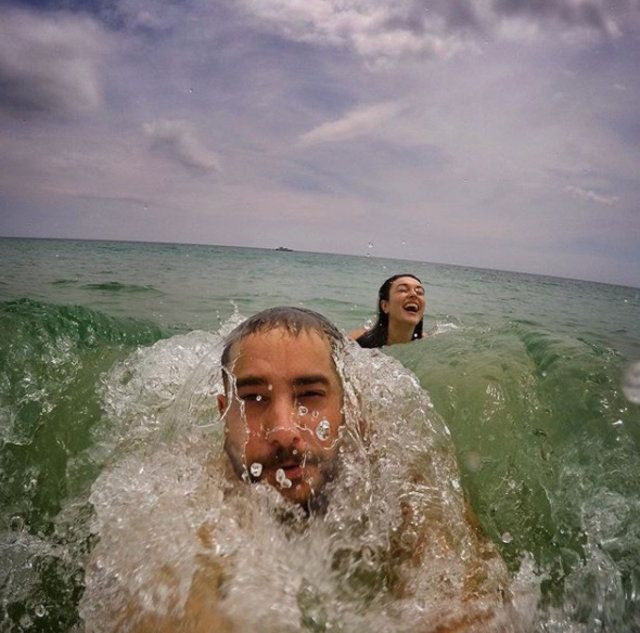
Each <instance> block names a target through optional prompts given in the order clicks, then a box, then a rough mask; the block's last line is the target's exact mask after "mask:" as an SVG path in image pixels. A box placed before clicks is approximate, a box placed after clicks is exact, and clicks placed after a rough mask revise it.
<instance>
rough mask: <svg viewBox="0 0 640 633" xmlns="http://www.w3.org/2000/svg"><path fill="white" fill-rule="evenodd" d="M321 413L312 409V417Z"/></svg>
mask: <svg viewBox="0 0 640 633" xmlns="http://www.w3.org/2000/svg"><path fill="white" fill-rule="evenodd" d="M319 415H320V411H312V412H311V417H312V418H317V417H318V416H319Z"/></svg>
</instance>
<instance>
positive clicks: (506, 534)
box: [500, 532, 513, 545]
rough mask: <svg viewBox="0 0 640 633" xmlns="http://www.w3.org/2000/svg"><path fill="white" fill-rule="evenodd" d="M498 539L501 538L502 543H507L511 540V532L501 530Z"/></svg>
mask: <svg viewBox="0 0 640 633" xmlns="http://www.w3.org/2000/svg"><path fill="white" fill-rule="evenodd" d="M500 539H501V540H502V542H503V543H506V544H507V545H508V544H509V543H512V542H513V536H512V535H511V532H503V534H502V536H501V537H500Z"/></svg>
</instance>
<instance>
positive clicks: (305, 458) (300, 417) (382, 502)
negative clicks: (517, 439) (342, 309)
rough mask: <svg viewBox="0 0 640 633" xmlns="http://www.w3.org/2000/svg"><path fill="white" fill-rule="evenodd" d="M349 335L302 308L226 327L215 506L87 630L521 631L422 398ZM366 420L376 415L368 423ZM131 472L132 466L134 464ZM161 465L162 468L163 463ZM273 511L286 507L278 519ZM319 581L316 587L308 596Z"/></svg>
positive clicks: (497, 564) (497, 563) (501, 570)
mask: <svg viewBox="0 0 640 633" xmlns="http://www.w3.org/2000/svg"><path fill="white" fill-rule="evenodd" d="M345 340H346V339H345V338H344V337H343V336H342V335H341V334H340V333H339V331H338V330H337V329H336V328H335V327H334V326H333V325H332V324H331V323H330V322H329V321H327V320H326V319H325V318H324V317H322V316H321V315H319V314H317V313H314V312H312V311H309V310H305V309H301V308H274V309H270V310H265V311H264V312H261V313H259V314H257V315H255V316H253V317H251V318H250V319H248V320H247V321H245V322H244V323H242V324H241V325H240V326H239V327H237V328H236V329H235V330H234V331H233V332H232V333H231V335H230V336H229V337H228V339H227V341H226V345H225V348H224V351H223V354H222V358H221V366H222V371H223V384H224V388H223V389H224V393H221V394H220V395H219V396H218V399H217V404H218V409H219V412H220V414H221V418H222V420H223V422H224V443H223V445H224V460H223V461H226V465H227V466H228V468H227V469H226V470H227V474H226V475H222V476H221V477H222V478H218V479H215V476H214V475H213V474H212V475H211V477H212V479H211V481H213V482H214V484H213V486H212V485H211V483H210V482H209V483H207V482H208V481H209V480H208V479H207V477H205V478H204V479H205V481H204V484H203V486H202V489H203V490H204V493H205V495H209V496H207V497H205V502H204V503H205V504H207V505H209V506H210V507H214V506H215V508H214V509H213V510H212V513H211V516H209V518H205V520H204V521H203V522H202V523H200V525H199V527H197V529H196V534H197V537H194V538H193V539H192V542H194V541H195V540H197V541H198V543H199V544H198V546H197V547H196V548H194V547H193V546H192V545H188V546H187V547H184V546H181V547H177V550H176V551H177V554H176V556H175V557H174V558H173V559H172V560H173V561H174V563H167V564H165V565H160V566H157V567H156V569H157V572H155V576H153V577H152V579H151V581H149V580H148V578H149V576H146V578H147V580H144V581H141V580H140V578H141V572H140V567H139V565H137V564H135V565H133V566H132V569H131V571H130V572H127V573H128V575H129V577H130V578H131V579H132V580H131V581H130V583H129V587H131V586H133V587H138V588H139V589H140V590H141V594H140V595H141V596H142V597H139V596H137V595H136V593H135V591H133V592H132V590H131V589H129V590H128V591H127V592H126V597H125V598H121V597H117V598H116V600H117V603H118V607H117V615H116V616H115V617H113V618H112V621H111V622H109V623H107V624H106V625H105V623H104V618H103V619H102V621H99V619H98V618H96V619H94V621H93V622H90V623H89V624H88V626H87V630H88V631H94V630H95V631H98V630H106V631H118V632H124V631H127V632H129V631H133V632H137V633H143V632H144V633H147V632H148V633H151V632H154V633H160V632H167V633H168V632H169V631H172V632H178V631H181V632H183V633H205V632H208V631H215V632H216V633H223V632H226V631H240V633H243V632H244V631H245V630H247V631H248V630H256V627H258V628H259V629H260V630H261V631H265V632H271V631H281V630H295V631H298V630H300V631H304V630H329V629H332V630H333V629H340V630H345V631H348V632H350V631H352V630H358V631H359V630H370V628H371V626H373V627H382V628H379V629H378V630H385V631H390V630H398V631H400V630H416V631H423V632H424V633H428V632H431V633H454V632H456V633H458V632H459V633H462V632H463V631H464V632H467V633H470V632H473V631H478V632H479V631H483V632H485V631H502V632H505V633H506V632H511V631H515V630H517V629H516V628H515V626H514V625H513V623H512V619H511V607H510V598H509V589H508V576H507V574H506V569H505V567H504V564H503V563H502V561H501V559H500V558H499V556H498V555H497V552H496V551H495V549H494V548H493V546H492V544H491V543H489V542H488V541H487V540H486V539H484V538H483V537H482V536H481V535H480V534H479V533H478V531H477V529H476V527H475V526H473V525H472V521H470V519H469V514H468V513H465V507H464V501H463V499H462V495H461V494H460V491H459V485H458V484H457V473H456V472H455V462H454V460H453V457H452V452H451V450H450V448H446V446H445V445H442V444H441V443H440V442H439V440H438V438H437V437H436V436H438V435H441V436H444V435H446V433H441V432H440V430H437V429H435V427H434V429H431V430H429V429H427V431H428V432H429V433H430V435H429V436H428V437H427V438H426V440H425V442H426V443H425V442H423V441H422V440H421V439H420V438H421V436H420V433H421V431H416V430H415V429H414V428H413V427H414V426H415V427H416V428H417V426H418V425H417V424H415V420H414V419H413V418H412V417H411V416H415V415H416V412H417V411H418V412H419V411H424V410H425V409H427V408H428V398H427V397H426V395H425V394H424V392H423V391H422V390H421V389H419V386H418V385H417V383H416V382H415V380H414V379H412V378H410V377H409V376H408V374H406V372H405V373H401V370H400V369H399V368H398V367H397V366H393V367H392V369H393V372H395V373H393V372H392V373H393V375H395V376H398V379H397V380H396V382H395V383H394V388H395V392H396V393H390V394H387V393H385V392H383V391H382V390H381V388H380V387H381V385H382V386H385V385H387V386H388V384H389V382H388V379H387V378H384V379H383V380H382V382H381V383H378V382H377V380H376V379H375V378H376V375H375V372H376V371H379V373H380V374H381V375H384V374H385V372H386V369H388V368H387V367H386V365H388V364H389V363H394V362H395V361H393V360H392V359H388V358H387V357H386V356H384V355H378V356H375V355H374V356H369V355H368V354H369V352H366V351H363V350H360V349H359V348H357V347H356V346H347V345H346V344H345ZM350 353H352V354H355V355H356V357H355V360H353V359H352V361H353V362H352V364H353V368H352V371H351V374H350V375H349V381H350V382H349V383H348V384H347V382H346V380H347V379H346V378H342V377H341V375H339V373H338V370H337V366H336V360H335V359H339V362H340V364H341V366H343V365H344V363H345V361H346V357H347V356H348V355H349V354H350ZM358 354H359V355H362V356H357V355H358ZM350 362H351V361H350ZM376 363H377V364H378V367H377V369H376V367H375V365H376ZM358 368H359V369H358ZM358 371H362V372H363V373H362V375H361V376H360V377H358V376H357V375H356V374H357V373H358ZM407 378H409V379H408V380H406V379H407ZM385 381H386V382H385ZM369 385H370V386H371V389H372V391H371V392H370V393H369V391H368V389H369ZM405 392H406V395H405ZM412 394H413V395H412ZM416 394H417V396H416ZM395 396H398V398H399V399H395V400H394V397H395ZM416 397H417V399H415V398H416ZM425 398H426V399H425ZM405 400H406V401H407V407H408V409H407V411H408V413H407V416H408V417H403V416H404V415H405V414H404V411H402V410H401V408H402V402H403V401H405ZM358 402H359V404H358ZM367 403H368V404H367ZM385 403H386V404H385ZM385 406H390V407H391V410H387V413H385V409H384V407H385ZM358 407H360V408H359V410H357V411H356V412H355V414H354V411H352V409H354V408H356V409H357V408H358ZM416 407H417V408H416ZM381 413H382V414H383V420H384V424H382V423H381V417H380V414H381ZM390 413H394V414H395V418H396V419H394V418H393V417H392V416H391V415H389V414H390ZM363 416H365V417H366V416H371V419H368V420H367V426H365V424H363V422H362V419H363ZM374 421H375V422H376V423H377V425H378V426H377V428H373V422H374ZM434 438H435V439H434ZM445 444H446V442H445ZM443 446H445V448H443ZM188 450H189V455H190V457H191V458H192V459H195V453H191V450H192V449H191V448H189V449H188ZM131 468H132V469H135V471H129V472H140V473H142V472H143V467H140V466H139V463H137V462H135V461H133V462H132V466H131ZM207 468H208V467H207V466H205V470H206V469H207ZM159 470H160V472H162V473H163V476H164V473H165V472H166V470H167V468H166V467H164V468H161V469H159ZM214 470H215V469H214ZM222 470H224V466H223V467H222ZM145 472H146V471H145ZM213 472H214V471H213V470H212V471H211V473H213ZM126 478H127V472H125V473H124V475H122V474H120V475H118V477H117V480H118V481H121V480H122V479H126ZM178 479H181V475H179V476H178ZM167 481H168V480H167ZM216 482H217V483H216ZM224 482H226V483H224ZM256 484H257V485H256ZM264 484H266V486H265V485H264ZM217 486H221V487H222V497H220V498H217V500H216V499H215V498H214V497H212V496H211V495H212V494H213V495H216V494H217V493H216V487H217ZM197 487H198V486H194V485H191V484H190V485H189V486H188V489H189V491H190V492H189V495H192V496H194V497H195V496H198V494H199V493H198V492H197V490H196V488H197ZM211 489H213V492H209V490H211ZM178 490H179V491H180V490H182V488H178ZM273 490H275V491H277V493H276V494H275V496H274V495H273V494H271V492H272V491H273ZM254 493H255V494H254ZM262 493H267V494H266V496H265V495H263V494H262ZM182 496H183V495H181V494H178V495H174V496H173V497H169V498H170V502H169V506H170V509H171V508H173V511H174V512H178V513H179V512H180V509H179V508H178V507H174V506H172V505H171V504H173V503H174V502H175V500H177V501H178V502H179V503H183V502H182V499H181V497H182ZM158 499H159V501H158V503H160V501H161V496H159V497H158ZM274 499H275V500H276V501H277V502H274ZM263 501H264V502H265V503H262V502H263ZM216 504H217V505H216ZM190 505H193V503H192V502H189V501H187V504H186V505H185V508H186V510H189V507H190ZM154 506H155V503H154ZM270 508H275V509H277V510H278V511H279V512H280V511H281V510H283V509H284V510H286V509H287V508H290V509H291V513H290V514H289V516H287V513H286V512H285V513H284V514H283V513H281V512H280V514H277V513H276V516H274V515H273V513H272V512H271V510H270ZM298 508H302V509H303V510H304V512H299V511H298V510H296V509H298ZM236 510H237V511H236ZM163 516H164V517H166V516H167V515H166V514H165V515H163ZM292 517H293V518H292ZM145 518H146V517H145ZM129 520H130V521H131V522H132V523H136V519H129ZM148 520H149V521H151V522H153V523H154V525H155V524H156V522H155V521H154V519H153V518H152V517H150V518H149V519H148ZM163 520H164V519H163ZM291 521H293V524H292V526H293V527H292V529H293V531H292V532H291V533H290V534H289V531H288V529H289V528H288V527H287V525H288V523H291ZM113 523H114V526H115V527H114V532H115V534H116V537H115V538H113V539H109V537H108V536H107V537H105V538H103V541H101V543H100V544H99V546H98V548H96V551H94V564H95V562H96V560H99V557H100V556H102V557H104V558H107V556H108V552H107V551H106V550H107V549H108V543H115V544H116V545H118V544H121V543H122V539H123V538H124V536H123V534H124V533H123V532H122V531H121V524H122V517H121V516H120V515H117V516H116V518H115V521H113ZM184 524H185V525H189V524H191V525H198V523H197V521H195V520H190V521H185V523H184ZM278 526H282V527H281V528H278ZM166 529H167V530H169V528H168V526H167V528H166ZM243 534H245V536H243ZM143 536H144V533H143ZM160 536H161V537H162V533H160ZM181 536H182V535H180V534H178V533H176V532H175V531H174V532H173V538H176V537H181ZM185 542H186V541H185ZM225 544H226V545H225ZM167 545H168V544H167ZM145 547H147V545H145ZM100 548H102V549H100ZM149 551H150V552H151V550H149ZM194 551H195V552H196V553H195V554H193V552H194ZM183 552H184V553H183ZM189 556H193V559H192V560H193V563H189V561H188V560H186V558H188V557H189ZM143 560H146V557H143ZM182 563H187V564H188V565H189V564H190V565H191V567H189V566H188V565H187V573H186V575H185V574H184V573H179V572H178V571H176V570H175V569H174V568H173V567H172V565H178V566H179V565H180V564H182ZM112 571H113V570H112ZM91 573H92V574H93V573H96V572H93V571H92V572H91ZM97 574H98V576H99V570H98V572H97ZM261 574H266V577H262V576H261ZM126 575H127V574H125V573H120V572H116V573H115V574H113V573H112V575H111V576H108V577H107V578H106V582H105V583H104V585H105V587H107V589H108V590H109V591H112V590H113V586H114V583H115V584H117V583H118V582H121V581H122V580H123V577H124V576H126ZM261 578H262V579H261ZM185 582H188V584H187V585H186V589H185ZM92 583H93V581H92V580H91V578H90V580H89V583H88V590H87V594H90V593H91V592H90V586H91V585H92ZM287 583H289V585H288V584H287ZM318 584H319V585H320V586H323V587H324V589H322V590H320V589H314V587H315V586H316V585H318ZM256 595H258V597H257V598H256V602H255V603H251V600H253V599H254V596H256ZM145 596H146V597H145ZM323 601H328V602H329V603H330V604H333V605H334V610H335V614H334V616H335V617H336V618H338V619H337V620H335V622H334V623H332V622H331V617H332V613H331V609H329V611H324V612H323V611H322V609H321V607H320V606H318V605H322V603H323ZM87 604H88V605H89V606H88V607H87V608H86V609H85V610H84V613H85V614H88V615H89V619H90V616H91V609H92V607H91V601H90V600H87ZM93 604H96V605H100V599H99V596H97V597H94V598H93ZM250 604H252V606H249V605H250ZM396 604H397V605H398V609H400V610H399V611H397V610H396V607H395V606H394V605H396ZM425 604H426V605H429V606H428V607H425V606H423V605H425ZM149 605H150V606H149ZM351 605H353V606H351ZM359 605H360V606H359ZM345 614H346V615H345ZM400 614H402V615H401V616H400ZM399 617H402V618H403V619H401V620H398V618H399ZM349 618H351V620H349ZM348 622H351V625H350V624H348ZM354 622H355V625H354V624H353V623H354ZM369 622H370V624H369ZM305 623H306V624H305ZM345 623H347V624H345Z"/></svg>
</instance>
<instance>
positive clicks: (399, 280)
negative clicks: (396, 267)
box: [349, 273, 426, 347]
mask: <svg viewBox="0 0 640 633" xmlns="http://www.w3.org/2000/svg"><path fill="white" fill-rule="evenodd" d="M425 305H426V302H425V297H424V287H423V285H422V282H421V281H420V279H418V278H417V277H416V276H415V275H411V274H405V273H403V274H400V275H393V276H392V277H389V279H387V280H386V281H385V282H384V283H383V284H382V286H380V289H379V290H378V318H377V320H376V323H375V325H374V326H373V327H372V328H371V329H370V330H365V329H360V330H356V331H354V332H351V333H350V334H349V336H350V337H351V338H352V339H355V340H356V341H357V342H358V344H359V345H360V346H361V347H382V346H383V345H394V344H395V343H409V342H410V341H413V340H416V339H419V338H422V336H423V335H422V319H423V317H424V309H425Z"/></svg>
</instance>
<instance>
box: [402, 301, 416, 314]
mask: <svg viewBox="0 0 640 633" xmlns="http://www.w3.org/2000/svg"><path fill="white" fill-rule="evenodd" d="M402 307H403V308H404V309H405V310H406V311H407V312H411V314H418V313H419V312H420V306H419V305H418V303H417V302H415V301H408V302H407V303H405V304H404V305H403V306H402Z"/></svg>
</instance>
